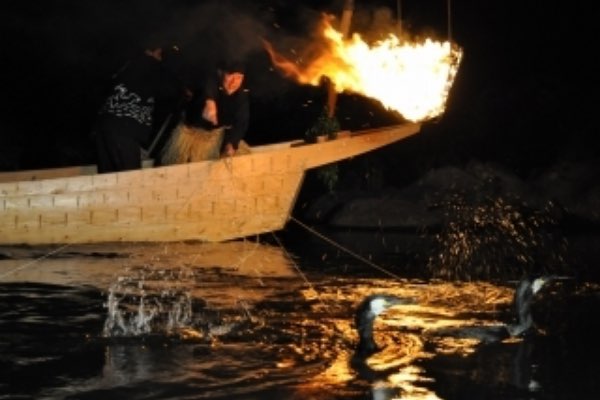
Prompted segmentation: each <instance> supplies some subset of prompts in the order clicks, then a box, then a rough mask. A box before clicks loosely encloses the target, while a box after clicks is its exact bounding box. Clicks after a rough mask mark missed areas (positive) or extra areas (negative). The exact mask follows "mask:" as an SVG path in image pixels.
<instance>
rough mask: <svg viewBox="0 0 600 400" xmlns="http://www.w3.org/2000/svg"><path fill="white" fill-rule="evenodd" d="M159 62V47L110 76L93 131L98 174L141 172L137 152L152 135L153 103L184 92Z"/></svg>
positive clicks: (146, 51)
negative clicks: (110, 86) (110, 80)
mask: <svg viewBox="0 0 600 400" xmlns="http://www.w3.org/2000/svg"><path fill="white" fill-rule="evenodd" d="M162 61H163V48H162V47H153V48H151V49H146V50H145V51H144V53H143V54H142V55H140V56H139V57H137V58H134V59H133V60H131V61H130V62H129V63H128V64H126V65H125V66H124V67H123V68H122V69H121V70H120V71H119V72H118V73H117V74H116V75H115V76H114V82H115V85H114V87H113V88H112V92H111V94H110V95H109V96H108V98H107V99H106V100H105V102H104V105H103V106H102V107H101V109H100V111H99V113H98V116H97V120H96V124H95V127H94V136H95V144H96V151H97V161H98V172H100V173H103V172H115V171H124V170H131V169H138V168H141V164H142V155H141V149H142V147H144V146H146V145H147V144H148V141H149V139H150V136H151V134H152V131H153V122H154V120H153V118H154V112H155V104H156V101H157V99H158V98H160V97H165V98H172V99H177V98H179V97H181V96H183V95H184V93H185V88H184V87H183V85H182V84H181V83H180V81H179V80H178V79H177V78H176V77H175V75H174V74H173V73H172V72H170V71H168V70H167V69H166V68H164V67H163V65H162Z"/></svg>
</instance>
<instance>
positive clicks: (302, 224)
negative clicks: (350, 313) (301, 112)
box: [290, 216, 402, 280]
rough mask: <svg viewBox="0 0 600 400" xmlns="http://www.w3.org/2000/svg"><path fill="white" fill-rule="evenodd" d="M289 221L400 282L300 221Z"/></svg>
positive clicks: (397, 277)
mask: <svg viewBox="0 0 600 400" xmlns="http://www.w3.org/2000/svg"><path fill="white" fill-rule="evenodd" d="M290 219H291V220H292V221H294V222H295V223H297V224H298V225H300V226H301V227H302V228H304V229H306V230H307V231H308V232H310V233H312V234H314V235H315V236H317V237H319V238H320V239H322V240H324V241H326V242H327V243H329V244H331V245H332V246H334V247H336V248H338V249H339V250H342V251H344V252H345V253H347V254H349V255H350V256H352V257H354V258H356V259H357V260H359V261H362V262H364V263H365V264H367V265H369V266H371V267H373V268H375V269H377V270H378V271H380V272H383V273H384V274H386V275H388V276H390V277H392V278H394V279H398V280H402V277H400V276H399V275H396V274H394V273H393V272H390V271H388V270H387V269H385V268H383V267H381V266H379V265H377V264H375V263H373V262H372V261H370V260H367V259H366V258H364V257H362V256H361V255H359V254H356V253H354V252H353V251H351V250H348V249H347V248H345V247H344V246H342V245H340V244H339V243H337V242H335V241H333V240H332V239H330V238H328V237H326V236H325V235H323V234H321V233H319V232H317V231H316V230H314V229H312V228H311V227H309V226H307V225H306V224H304V223H302V222H301V221H299V220H297V219H296V218H294V217H293V216H291V217H290Z"/></svg>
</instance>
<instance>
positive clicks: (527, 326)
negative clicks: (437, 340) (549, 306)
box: [432, 276, 554, 343]
mask: <svg viewBox="0 0 600 400" xmlns="http://www.w3.org/2000/svg"><path fill="white" fill-rule="evenodd" d="M553 279H554V278H553V277H551V276H542V277H539V278H535V279H531V278H528V277H526V278H523V279H521V281H519V284H518V285H517V288H516V289H515V294H514V296H513V304H512V307H513V309H514V312H515V316H516V321H515V322H514V323H507V324H500V325H481V326H462V327H458V328H442V329H438V330H436V331H434V332H432V333H433V334H435V335H438V336H441V335H444V336H453V337H457V338H465V339H467V338H468V339H478V340H480V341H481V342H482V343H495V342H501V341H503V340H505V339H508V338H514V337H519V336H522V335H525V334H527V333H529V332H530V331H531V329H532V328H533V317H532V316H531V304H532V302H533V299H534V297H535V294H536V293H538V292H539V291H540V290H541V289H542V287H543V286H544V285H545V284H546V283H548V282H549V281H551V280H553Z"/></svg>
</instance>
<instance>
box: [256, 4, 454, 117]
mask: <svg viewBox="0 0 600 400" xmlns="http://www.w3.org/2000/svg"><path fill="white" fill-rule="evenodd" d="M331 19H332V17H328V16H325V17H324V18H323V23H322V24H321V27H320V32H319V35H320V37H319V41H322V42H323V43H319V45H321V44H322V46H321V47H319V48H318V51H316V55H315V48H314V47H313V48H310V49H306V53H307V54H308V53H309V52H310V53H312V56H310V57H308V56H305V57H301V58H300V60H302V59H304V58H307V57H308V58H310V61H308V62H306V63H301V62H297V63H294V62H292V61H290V60H288V59H286V58H285V57H283V56H282V55H280V54H278V53H277V52H276V51H275V50H274V49H273V47H272V46H271V45H270V44H269V43H267V42H265V47H266V49H267V51H268V52H269V54H270V56H271V60H272V62H273V64H274V65H275V66H276V67H277V68H279V69H280V70H281V71H282V72H283V73H284V74H286V75H287V76H289V77H292V78H293V79H295V80H297V81H298V82H300V83H303V84H310V85H315V86H316V85H319V84H320V82H321V80H322V79H323V78H324V77H327V78H329V80H331V82H332V83H333V85H334V86H335V89H336V91H337V92H343V91H348V92H354V93H358V94H362V95H364V96H367V97H370V98H374V99H377V100H379V101H380V102H381V103H382V104H383V105H384V106H385V107H387V108H388V109H390V110H395V111H397V112H399V113H400V114H401V115H402V116H403V117H404V118H405V119H407V120H410V121H421V120H425V119H429V118H433V117H436V116H438V115H440V114H441V113H442V112H443V111H444V109H445V105H446V99H447V97H448V92H449V90H450V88H451V86H452V83H453V82H454V77H455V75H456V72H457V70H458V65H459V64H460V59H461V57H462V51H461V50H460V49H459V48H457V47H456V46H452V45H451V44H450V42H435V41H433V40H430V39H426V40H425V41H424V42H423V43H420V44H410V43H405V42H404V43H403V42H401V41H400V39H399V38H398V37H397V36H396V35H393V34H389V35H388V37H387V39H385V40H381V41H378V42H375V43H374V44H372V45H369V44H368V43H366V42H365V41H364V40H363V39H362V38H361V37H360V35H358V34H354V35H353V36H352V38H351V39H344V38H343V35H342V34H341V33H340V32H338V31H337V30H335V29H334V28H333V27H332V26H331V24H330V20H331ZM314 45H315V43H313V46H314Z"/></svg>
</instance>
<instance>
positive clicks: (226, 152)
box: [221, 143, 235, 158]
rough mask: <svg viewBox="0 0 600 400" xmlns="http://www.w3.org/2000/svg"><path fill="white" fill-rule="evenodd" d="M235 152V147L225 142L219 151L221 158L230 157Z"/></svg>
mask: <svg viewBox="0 0 600 400" xmlns="http://www.w3.org/2000/svg"><path fill="white" fill-rule="evenodd" d="M234 154H235V149H234V148H233V146H232V145H231V143H227V144H226V145H225V147H224V148H223V151H222V152H221V158H223V157H232V156H233V155H234Z"/></svg>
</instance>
